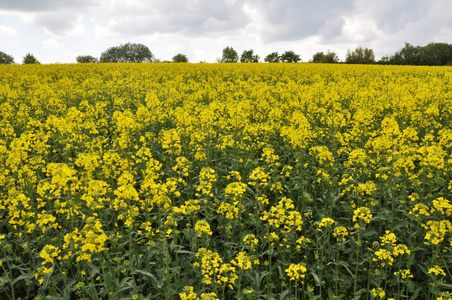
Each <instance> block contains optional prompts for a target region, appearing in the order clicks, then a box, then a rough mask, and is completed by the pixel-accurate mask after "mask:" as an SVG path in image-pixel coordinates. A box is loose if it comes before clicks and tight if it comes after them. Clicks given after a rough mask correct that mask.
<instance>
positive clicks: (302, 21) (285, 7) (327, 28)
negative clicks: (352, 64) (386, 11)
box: [253, 0, 354, 42]
mask: <svg viewBox="0 0 452 300" xmlns="http://www.w3.org/2000/svg"><path fill="white" fill-rule="evenodd" d="M253 6H254V8H255V9H257V10H258V11H259V13H260V14H261V15H262V18H263V25H262V26H263V27H262V28H261V30H260V34H261V36H262V38H263V39H264V41H267V42H278V41H290V40H298V39H303V38H306V37H309V36H314V35H318V34H323V35H325V36H327V37H328V36H334V35H337V34H338V33H340V31H341V27H342V26H343V20H342V18H341V17H342V16H343V15H344V14H346V13H347V11H349V10H351V9H352V8H353V7H354V5H353V0H344V1H340V2H339V1H335V0H327V1H315V2H314V1H309V0H302V1H278V0H271V1H264V0H262V1H258V2H256V3H255V4H254V5H253Z"/></svg>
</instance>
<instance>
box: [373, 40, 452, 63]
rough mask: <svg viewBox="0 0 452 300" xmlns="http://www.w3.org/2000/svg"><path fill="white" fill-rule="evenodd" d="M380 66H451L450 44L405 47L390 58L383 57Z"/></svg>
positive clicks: (451, 52) (451, 51) (407, 45)
mask: <svg viewBox="0 0 452 300" xmlns="http://www.w3.org/2000/svg"><path fill="white" fill-rule="evenodd" d="M380 63H382V64H393V65H427V66H444V65H452V44H446V43H429V44H427V45H425V46H413V45H411V44H410V43H406V42H405V46H404V47H403V48H402V49H400V50H399V51H397V52H396V53H394V54H393V55H392V56H390V57H384V58H382V60H381V61H380Z"/></svg>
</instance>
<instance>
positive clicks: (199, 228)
mask: <svg viewBox="0 0 452 300" xmlns="http://www.w3.org/2000/svg"><path fill="white" fill-rule="evenodd" d="M195 231H196V232H197V233H198V237H201V235H202V234H203V233H206V234H208V235H212V231H211V230H210V225H209V223H207V222H206V221H204V220H199V221H198V222H196V224H195Z"/></svg>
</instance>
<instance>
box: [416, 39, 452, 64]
mask: <svg viewBox="0 0 452 300" xmlns="http://www.w3.org/2000/svg"><path fill="white" fill-rule="evenodd" d="M421 64H423V65H428V66H444V65H450V64H452V45H449V44H446V43H429V44H427V45H426V46H424V47H423V51H422V53H421Z"/></svg>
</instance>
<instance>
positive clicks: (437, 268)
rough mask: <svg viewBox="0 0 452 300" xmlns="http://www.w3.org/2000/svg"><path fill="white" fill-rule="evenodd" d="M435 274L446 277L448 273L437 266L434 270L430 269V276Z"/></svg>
mask: <svg viewBox="0 0 452 300" xmlns="http://www.w3.org/2000/svg"><path fill="white" fill-rule="evenodd" d="M431 273H434V274H435V275H443V276H446V272H444V270H443V269H441V267H440V266H438V265H436V266H434V267H433V268H430V269H428V274H431Z"/></svg>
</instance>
